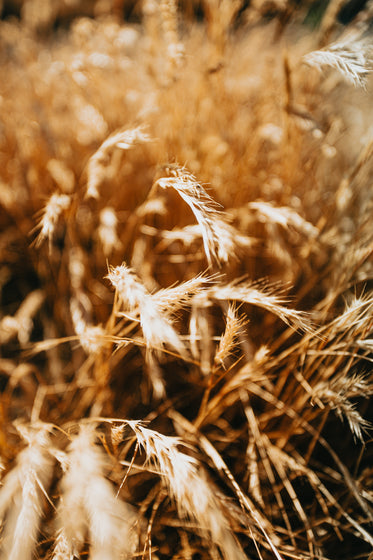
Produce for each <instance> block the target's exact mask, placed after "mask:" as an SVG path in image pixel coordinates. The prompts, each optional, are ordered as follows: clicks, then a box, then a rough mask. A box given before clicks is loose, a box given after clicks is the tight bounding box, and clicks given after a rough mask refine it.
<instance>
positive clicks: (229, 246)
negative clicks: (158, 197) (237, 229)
mask: <svg viewBox="0 0 373 560" xmlns="http://www.w3.org/2000/svg"><path fill="white" fill-rule="evenodd" d="M168 169H169V173H170V176H169V177H162V178H160V179H158V180H157V181H156V184H157V185H159V186H160V187H161V188H163V189H167V188H173V189H175V190H176V192H177V193H178V194H179V195H180V196H181V198H182V199H183V200H184V201H185V202H186V203H187V204H188V206H189V208H190V209H191V210H192V212H193V214H194V216H195V218H196V220H197V222H198V224H199V226H200V229H201V234H202V239H203V246H204V249H205V253H206V257H207V261H208V263H209V265H210V266H212V263H213V262H215V263H216V264H219V263H220V262H227V261H228V259H229V257H231V256H233V255H234V250H235V242H234V237H233V233H232V231H231V230H229V228H227V224H225V222H224V220H223V218H222V212H221V211H219V210H218V207H219V205H218V204H217V203H216V202H215V201H214V200H213V198H212V197H211V196H210V195H209V194H208V193H207V192H206V191H205V189H204V188H203V187H202V185H201V184H200V183H199V182H198V181H197V179H196V178H195V177H194V175H192V174H191V173H190V172H189V171H187V170H186V169H185V168H182V167H178V166H173V167H169V168H168Z"/></svg>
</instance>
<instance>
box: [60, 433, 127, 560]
mask: <svg viewBox="0 0 373 560" xmlns="http://www.w3.org/2000/svg"><path fill="white" fill-rule="evenodd" d="M95 440H96V434H95V427H94V426H92V425H81V426H80V431H79V434H78V435H77V436H75V437H74V438H73V440H72V442H71V444H70V447H69V449H68V454H67V456H66V464H67V470H66V472H65V475H64V477H63V479H62V484H61V487H62V488H61V489H62V495H61V503H60V506H59V522H60V526H61V527H60V529H59V533H58V535H59V536H60V537H61V531H63V532H64V535H63V545H64V547H65V551H66V552H67V551H69V552H68V554H70V555H71V554H73V555H74V554H75V555H77V554H79V550H80V548H81V546H82V544H83V542H84V540H85V538H86V536H87V533H89V542H90V547H91V550H90V557H91V558H94V559H96V560H98V559H99V558H100V559H101V558H102V559H105V560H116V559H117V558H119V557H123V558H129V557H130V556H131V554H132V552H133V547H134V544H135V542H134V537H135V533H134V532H131V528H132V525H133V522H134V514H133V511H132V510H131V509H130V507H129V506H128V505H127V504H125V503H124V502H123V501H121V500H119V499H117V498H116V496H115V492H114V489H113V487H112V485H111V484H110V482H109V481H108V480H107V479H106V478H105V465H106V457H105V455H104V453H103V452H102V451H101V449H100V448H99V447H98V446H97V445H96V444H95ZM66 543H67V546H66ZM61 546H62V545H61Z"/></svg>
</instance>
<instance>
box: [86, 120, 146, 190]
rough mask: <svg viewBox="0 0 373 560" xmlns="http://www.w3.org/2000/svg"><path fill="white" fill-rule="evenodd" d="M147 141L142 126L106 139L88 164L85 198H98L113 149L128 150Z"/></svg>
mask: <svg viewBox="0 0 373 560" xmlns="http://www.w3.org/2000/svg"><path fill="white" fill-rule="evenodd" d="M149 141H150V137H149V136H148V134H147V133H146V132H145V131H144V128H143V127H142V126H138V127H136V128H130V129H126V130H120V131H119V132H114V133H113V134H111V135H110V136H109V137H108V138H106V140H104V142H103V143H102V144H101V146H100V147H99V149H98V150H97V151H96V152H95V153H94V154H93V156H91V158H90V160H89V162H88V167H87V191H86V197H87V198H89V197H91V198H99V196H100V194H99V187H100V185H101V184H102V182H103V180H104V179H105V176H106V173H107V168H108V166H109V165H110V160H111V153H112V151H113V150H114V149H115V148H120V149H121V150H129V149H131V148H133V147H134V146H136V145H137V144H143V143H145V142H149Z"/></svg>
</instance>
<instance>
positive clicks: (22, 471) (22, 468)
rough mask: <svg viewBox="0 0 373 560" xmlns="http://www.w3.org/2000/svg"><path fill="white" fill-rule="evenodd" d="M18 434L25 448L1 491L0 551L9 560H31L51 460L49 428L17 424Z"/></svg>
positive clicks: (49, 476)
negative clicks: (0, 535) (1, 528)
mask: <svg viewBox="0 0 373 560" xmlns="http://www.w3.org/2000/svg"><path fill="white" fill-rule="evenodd" d="M18 431H19V432H20V434H21V436H22V437H23V439H25V441H26V442H27V444H28V445H27V447H26V448H25V449H24V450H23V451H21V452H20V454H19V455H18V460H17V465H16V466H15V468H14V469H13V470H11V471H10V472H9V473H8V474H7V475H6V476H5V478H4V482H3V487H2V488H1V490H0V520H1V519H3V520H4V515H5V514H6V513H7V512H8V515H7V518H6V523H5V529H4V534H3V539H2V551H3V554H4V558H8V559H9V560H31V558H32V556H33V552H34V548H35V545H36V537H37V533H38V529H39V523H40V519H41V516H42V513H43V498H44V496H47V489H48V486H49V482H50V478H51V475H52V470H53V463H54V461H53V458H52V456H51V455H50V454H49V452H48V448H49V446H50V437H49V426H47V425H40V426H34V427H31V428H27V427H25V426H21V425H19V426H18Z"/></svg>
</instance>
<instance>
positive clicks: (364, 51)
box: [303, 33, 372, 87]
mask: <svg viewBox="0 0 373 560" xmlns="http://www.w3.org/2000/svg"><path fill="white" fill-rule="evenodd" d="M371 50H372V49H371V46H370V45H369V44H368V42H367V41H366V40H365V39H360V38H359V35H357V34H356V33H350V34H349V35H348V36H347V37H345V38H344V39H341V40H339V41H337V42H335V43H332V44H331V45H329V46H328V47H325V48H324V49H321V50H318V51H313V52H310V53H309V54H307V55H305V56H304V57H303V61H304V62H305V63H306V64H308V65H309V66H313V67H315V68H318V69H322V68H323V67H324V66H330V67H332V68H334V69H336V70H338V72H339V73H340V74H341V76H342V77H343V78H344V79H345V80H346V81H347V82H348V83H350V84H352V85H354V86H363V87H364V86H365V85H366V82H367V76H368V74H369V72H370V70H371V57H372V55H371Z"/></svg>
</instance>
